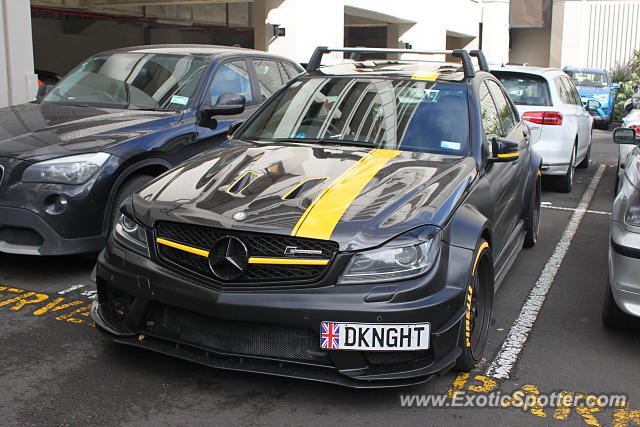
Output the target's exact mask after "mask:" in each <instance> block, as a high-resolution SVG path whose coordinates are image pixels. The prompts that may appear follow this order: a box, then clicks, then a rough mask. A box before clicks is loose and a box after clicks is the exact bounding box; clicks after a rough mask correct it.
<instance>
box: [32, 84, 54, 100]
mask: <svg viewBox="0 0 640 427" xmlns="http://www.w3.org/2000/svg"><path fill="white" fill-rule="evenodd" d="M51 89H53V86H51V85H43V86H38V92H37V93H36V101H38V102H40V101H42V99H43V98H44V97H45V96H47V94H48V93H49V92H51Z"/></svg>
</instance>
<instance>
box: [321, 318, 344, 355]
mask: <svg viewBox="0 0 640 427" xmlns="http://www.w3.org/2000/svg"><path fill="white" fill-rule="evenodd" d="M321 325H322V333H321V334H320V347H321V348H329V349H336V348H338V347H339V346H340V325H337V324H335V323H330V322H322V324H321Z"/></svg>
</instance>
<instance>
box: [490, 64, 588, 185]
mask: <svg viewBox="0 0 640 427" xmlns="http://www.w3.org/2000/svg"><path fill="white" fill-rule="evenodd" d="M491 72H492V73H493V74H495V75H496V77H498V78H499V79H500V81H501V82H502V84H503V86H504V88H505V89H506V90H507V92H508V93H509V95H510V96H511V99H513V102H514V103H515V104H516V106H517V108H518V112H519V113H520V116H521V118H522V119H523V120H525V121H526V122H527V124H528V125H529V128H530V129H531V143H532V144H533V148H534V149H535V150H536V152H538V153H539V154H540V155H541V156H542V172H543V173H544V174H545V175H553V176H554V177H555V180H556V188H557V189H558V190H559V191H562V192H566V193H569V192H570V191H571V188H572V187H573V174H574V169H575V168H576V166H577V167H579V168H587V167H589V159H590V156H591V132H592V128H593V117H591V115H590V114H589V113H588V112H587V110H586V109H585V108H584V106H583V105H582V102H581V100H580V95H578V91H577V90H576V88H575V86H574V84H573V82H572V81H571V79H570V78H569V76H568V75H566V74H565V73H564V72H563V71H561V70H557V69H552V68H538V67H527V66H503V67H496V68H493V69H492V71H491Z"/></svg>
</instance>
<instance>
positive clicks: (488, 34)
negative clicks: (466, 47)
mask: <svg viewBox="0 0 640 427" xmlns="http://www.w3.org/2000/svg"><path fill="white" fill-rule="evenodd" d="M482 51H483V52H484V54H485V56H486V57H487V61H488V62H489V64H503V63H504V64H506V63H507V62H509V0H484V1H483V2H482Z"/></svg>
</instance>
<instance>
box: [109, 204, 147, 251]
mask: <svg viewBox="0 0 640 427" xmlns="http://www.w3.org/2000/svg"><path fill="white" fill-rule="evenodd" d="M113 236H114V238H115V240H116V241H117V242H118V243H120V244H121V245H122V246H124V247H126V248H129V249H131V250H133V251H135V252H138V253H139V254H141V255H144V256H147V257H148V256H149V244H148V243H147V232H146V230H145V228H144V227H143V226H142V225H139V224H138V223H137V222H135V221H134V220H133V219H131V218H129V217H128V216H127V215H125V214H123V213H120V216H119V217H118V222H116V226H115V227H114V229H113Z"/></svg>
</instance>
